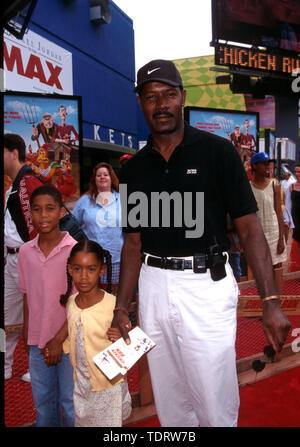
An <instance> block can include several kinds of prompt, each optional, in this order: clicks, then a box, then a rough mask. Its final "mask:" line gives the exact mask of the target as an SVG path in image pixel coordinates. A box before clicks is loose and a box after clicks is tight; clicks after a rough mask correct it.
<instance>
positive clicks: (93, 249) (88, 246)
mask: <svg viewBox="0 0 300 447" xmlns="http://www.w3.org/2000/svg"><path fill="white" fill-rule="evenodd" d="M81 251H83V252H85V253H94V254H95V255H96V257H97V259H98V260H99V262H100V263H101V264H104V260H105V264H106V268H107V289H106V290H107V292H108V293H111V276H112V266H111V254H110V253H109V251H107V250H104V249H103V248H102V247H101V245H99V244H98V243H97V242H94V241H90V240H89V239H82V240H81V241H79V242H78V243H77V244H76V245H74V246H73V248H72V250H71V253H70V256H69V258H68V260H67V282H68V288H67V291H66V293H65V294H64V295H61V296H60V304H61V305H62V306H65V305H66V304H67V301H68V299H69V297H70V294H71V290H72V283H73V280H72V276H71V275H70V273H69V270H68V265H69V264H71V261H72V259H73V258H74V256H75V255H77V253H79V252H81ZM99 287H101V282H100V277H99Z"/></svg>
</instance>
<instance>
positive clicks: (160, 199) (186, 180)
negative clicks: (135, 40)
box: [113, 60, 290, 427]
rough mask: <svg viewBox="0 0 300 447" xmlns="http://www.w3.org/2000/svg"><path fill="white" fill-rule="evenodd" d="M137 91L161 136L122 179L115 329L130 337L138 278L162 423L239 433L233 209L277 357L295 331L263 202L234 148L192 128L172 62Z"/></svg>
mask: <svg viewBox="0 0 300 447" xmlns="http://www.w3.org/2000/svg"><path fill="white" fill-rule="evenodd" d="M135 91H136V92H137V93H138V95H139V96H138V101H139V103H140V106H141V108H142V111H143V113H144V116H145V119H146V121H147V123H148V125H149V128H150V131H151V136H150V137H149V139H148V142H147V145H146V146H145V147H144V148H143V149H141V150H140V151H139V152H138V153H137V154H136V155H135V156H134V157H133V158H132V159H130V160H128V161H127V163H126V164H125V165H124V167H123V168H122V171H121V178H120V188H121V189H120V191H121V199H123V203H122V207H123V214H124V216H122V218H123V227H124V232H125V235H126V237H125V242H124V246H123V251H122V258H121V277H120V286H119V293H118V297H117V305H116V309H115V318H114V322H113V325H117V326H119V328H120V331H121V333H122V335H123V337H124V339H125V340H128V329H129V328H130V323H129V320H128V312H127V309H128V304H129V303H128V301H129V300H130V297H132V295H133V291H134V288H135V287H136V283H137V280H138V278H139V311H140V322H141V327H142V328H143V329H144V330H145V332H146V333H147V334H148V335H149V336H150V337H151V338H152V339H153V340H154V341H155V343H156V347H155V348H154V349H153V350H152V351H151V352H150V353H149V354H148V361H149V367H150V373H151V381H152V386H153V391H154V398H155V405H156V410H157V414H158V417H159V420H160V423H161V425H162V426H184V427H189V426H198V425H200V426H236V425H237V417H238V407H239V393H238V382H237V374H236V364H235V334H236V305H237V300H238V288H237V285H236V281H235V279H234V276H233V273H232V270H231V268H230V266H229V263H228V262H227V259H228V255H227V254H226V251H227V250H228V249H229V247H230V242H229V240H228V238H227V235H226V228H227V224H226V215H227V213H229V214H230V216H231V218H232V219H233V221H234V224H235V226H236V229H237V231H238V235H239V238H240V242H241V244H242V246H243V248H244V251H245V254H246V256H247V260H248V262H249V265H250V267H251V269H252V271H253V274H254V276H255V279H256V281H257V285H258V289H259V293H260V295H261V298H262V299H263V328H264V331H265V334H266V337H267V339H268V341H269V343H270V344H271V345H272V346H273V348H274V349H275V351H277V352H278V351H280V350H281V349H282V345H283V342H284V340H285V338H286V336H287V333H288V330H289V328H290V323H289V321H288V320H287V318H286V317H285V316H284V314H283V313H282V311H281V308H280V301H279V299H278V296H277V291H276V288H275V284H274V280H273V272H272V263H271V257H270V253H269V249H268V246H267V244H266V241H265V238H264V235H263V232H262V229H261V227H260V224H259V222H258V220H257V217H256V210H257V206H256V201H255V199H254V197H253V194H252V192H251V189H250V185H249V182H248V179H247V176H246V173H245V170H244V168H243V166H242V163H241V160H240V157H239V155H238V153H237V151H236V150H235V149H234V147H233V146H232V145H231V144H230V143H229V142H228V141H226V140H224V139H222V138H219V137H217V136H214V135H211V134H209V133H206V132H203V131H199V130H197V129H194V128H192V127H190V126H189V125H187V124H185V123H184V121H183V117H182V108H183V105H184V102H185V91H184V90H183V87H182V80H181V77H180V75H179V72H178V71H177V69H176V67H175V65H174V64H173V63H172V62H170V61H162V60H156V61H152V62H150V63H149V64H147V65H145V66H144V67H142V68H141V69H140V70H139V72H138V76H137V87H136V89H135ZM124 197H125V200H124Z"/></svg>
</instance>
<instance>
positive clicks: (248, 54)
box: [215, 44, 300, 76]
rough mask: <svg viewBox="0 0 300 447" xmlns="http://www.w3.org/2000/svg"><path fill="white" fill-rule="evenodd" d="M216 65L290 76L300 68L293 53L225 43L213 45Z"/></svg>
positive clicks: (298, 61)
mask: <svg viewBox="0 0 300 447" xmlns="http://www.w3.org/2000/svg"><path fill="white" fill-rule="evenodd" d="M215 63H216V65H226V66H231V67H239V68H244V69H250V70H258V71H265V72H268V73H278V74H279V73H280V74H283V75H287V76H291V75H292V73H293V71H294V70H297V69H298V70H300V58H299V57H297V56H295V55H293V56H290V55H287V54H284V55H283V54H279V53H276V54H275V53H272V52H271V51H270V50H269V51H265V50H259V49H253V48H244V47H237V46H233V45H226V44H216V45H215Z"/></svg>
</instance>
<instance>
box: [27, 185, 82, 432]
mask: <svg viewBox="0 0 300 447" xmlns="http://www.w3.org/2000/svg"><path fill="white" fill-rule="evenodd" d="M62 205H63V204H62V199H61V195H60V192H59V191H58V190H57V189H56V188H54V187H53V186H48V185H43V186H41V187H39V188H37V189H36V190H35V191H34V192H33V193H32V195H31V198H30V207H31V215H32V221H33V224H34V226H35V227H36V228H37V231H38V235H37V236H36V237H35V238H34V239H33V240H31V241H29V242H27V243H25V244H24V245H23V246H22V247H21V248H20V252H19V258H18V273H19V285H20V290H21V291H22V292H23V293H24V331H23V332H24V341H25V345H26V346H28V350H29V371H30V374H31V387H32V394H33V399H34V404H35V407H36V411H37V417H36V425H37V426H38V427H59V426H62V408H63V409H64V425H66V426H69V427H70V426H73V425H74V409H73V370H72V366H71V363H70V360H69V356H68V355H66V354H64V352H63V350H62V344H63V342H64V340H65V339H66V338H67V335H68V327H67V321H66V311H65V308H64V307H62V306H61V305H60V303H59V298H60V295H61V294H62V293H65V291H66V289H67V281H66V265H67V259H68V257H69V254H70V251H71V249H72V247H73V245H75V244H76V241H75V239H73V238H72V237H71V236H70V235H69V233H67V232H61V231H60V229H59V219H60V218H61V217H62V216H63V214H64V211H63V208H62Z"/></svg>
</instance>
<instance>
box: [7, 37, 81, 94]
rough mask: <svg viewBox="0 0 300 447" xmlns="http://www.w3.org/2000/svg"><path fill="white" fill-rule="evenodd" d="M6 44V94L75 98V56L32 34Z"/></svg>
mask: <svg viewBox="0 0 300 447" xmlns="http://www.w3.org/2000/svg"><path fill="white" fill-rule="evenodd" d="M3 43H4V46H3V58H4V88H5V90H12V91H24V92H35V93H58V94H64V95H72V94H73V74H72V53H70V52H69V51H67V50H65V49H64V48H62V47H60V46H58V45H56V44H54V43H53V42H50V41H49V40H47V39H45V38H43V37H41V36H39V35H38V34H36V33H34V32H32V31H30V30H29V31H28V32H27V33H26V34H25V35H24V37H23V39H22V40H19V39H16V38H15V37H14V36H12V35H11V34H10V33H8V32H5V34H4V42H3Z"/></svg>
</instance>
